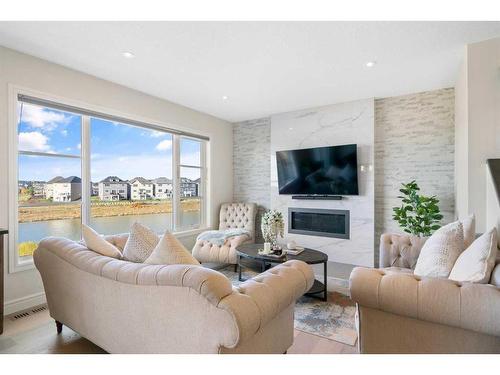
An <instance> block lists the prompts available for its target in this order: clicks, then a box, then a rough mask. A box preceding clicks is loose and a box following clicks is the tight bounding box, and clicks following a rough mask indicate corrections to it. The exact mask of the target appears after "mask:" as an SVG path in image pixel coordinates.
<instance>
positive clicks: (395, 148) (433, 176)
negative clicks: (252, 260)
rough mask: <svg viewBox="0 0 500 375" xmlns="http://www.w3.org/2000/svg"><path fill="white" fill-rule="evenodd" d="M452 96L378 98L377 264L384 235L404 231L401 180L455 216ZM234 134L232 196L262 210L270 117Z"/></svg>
mask: <svg viewBox="0 0 500 375" xmlns="http://www.w3.org/2000/svg"><path fill="white" fill-rule="evenodd" d="M454 99H455V97H454V89H453V88H448V89H442V90H436V91H428V92H423V93H418V94H412V95H405V96H399V97H393V98H383V99H376V100H375V134H374V138H375V150H374V151H375V161H374V179H375V264H378V247H379V238H380V235H381V234H382V233H384V232H395V233H399V232H401V230H400V229H399V228H398V225H397V223H395V222H394V221H393V220H392V207H394V206H396V205H398V203H399V200H398V199H397V196H398V195H399V185H400V183H401V182H405V181H410V180H412V179H415V180H417V182H418V183H419V185H420V187H421V188H422V193H423V194H427V195H437V197H438V198H439V199H440V207H441V211H442V212H443V214H444V219H443V223H447V222H450V221H452V220H453V219H454V206H455V193H454V143H455V139H454V138H455V136H454V134H455V133H454ZM233 134H234V146H233V158H234V159H233V167H234V186H233V187H234V200H235V201H246V202H256V203H257V204H259V208H260V211H261V212H262V211H263V210H264V209H269V208H270V207H271V173H270V172H271V171H270V168H269V165H271V119H270V118H262V119H258V120H252V121H245V122H240V123H236V124H234V130H233ZM307 146H308V147H309V146H311V145H310V144H308V145H307ZM266 166H267V167H266ZM260 215H261V214H260ZM260 215H258V216H260ZM257 225H258V226H257V228H260V220H259V221H258V222H257ZM257 234H258V236H260V230H259V229H258V230H257ZM259 239H260V240H262V238H261V237H258V238H257V240H259Z"/></svg>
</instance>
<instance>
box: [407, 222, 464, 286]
mask: <svg viewBox="0 0 500 375" xmlns="http://www.w3.org/2000/svg"><path fill="white" fill-rule="evenodd" d="M463 250H464V230H463V226H462V223H461V222H460V221H455V222H454V223H450V224H448V225H445V226H444V227H441V228H439V229H438V230H437V231H436V232H435V233H434V234H433V235H432V236H430V237H429V238H428V239H427V241H426V242H425V244H424V246H422V250H421V251H420V255H419V257H418V260H417V265H416V266H415V272H414V273H415V275H418V276H430V277H448V276H449V274H450V272H451V269H452V268H453V265H454V264H455V261H456V260H457V258H458V256H459V255H460V254H461V253H462V251H463Z"/></svg>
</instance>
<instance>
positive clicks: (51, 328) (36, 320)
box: [0, 310, 357, 354]
mask: <svg viewBox="0 0 500 375" xmlns="http://www.w3.org/2000/svg"><path fill="white" fill-rule="evenodd" d="M0 353H12V354H13V353H62V354H64V353H66V354H100V353H105V351H104V350H103V349H101V348H100V347H98V346H97V345H94V344H93V343H91V342H90V341H88V340H86V339H84V338H83V337H81V336H80V335H79V334H78V333H76V332H74V331H72V330H71V329H70V328H68V327H64V328H63V332H62V334H60V335H57V334H56V325H55V323H54V320H53V319H52V318H50V316H49V312H48V310H43V311H40V312H36V313H30V315H29V316H27V317H23V318H20V319H14V318H13V316H7V317H5V319H4V333H3V334H2V335H0ZM348 353H349V354H351V353H357V349H356V347H353V346H349V345H344V344H341V343H339V342H336V341H332V340H328V339H325V338H322V337H319V336H315V335H311V334H308V333H305V332H301V331H298V330H295V340H294V344H293V345H292V347H291V348H290V349H289V350H288V354H348Z"/></svg>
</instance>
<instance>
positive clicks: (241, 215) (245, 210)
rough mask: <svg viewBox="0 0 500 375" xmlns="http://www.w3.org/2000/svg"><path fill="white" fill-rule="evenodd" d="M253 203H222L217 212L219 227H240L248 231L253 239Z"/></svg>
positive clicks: (254, 212)
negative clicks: (218, 212)
mask: <svg viewBox="0 0 500 375" xmlns="http://www.w3.org/2000/svg"><path fill="white" fill-rule="evenodd" d="M256 214H257V205H256V204H255V203H223V204H222V206H221V208H220V214H219V229H221V230H223V229H232V228H242V229H246V230H247V231H249V232H250V239H251V240H252V241H255V215H256Z"/></svg>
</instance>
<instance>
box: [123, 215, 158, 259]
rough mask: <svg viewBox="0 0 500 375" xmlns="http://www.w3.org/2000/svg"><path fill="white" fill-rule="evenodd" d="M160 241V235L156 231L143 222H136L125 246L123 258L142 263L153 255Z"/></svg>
mask: <svg viewBox="0 0 500 375" xmlns="http://www.w3.org/2000/svg"><path fill="white" fill-rule="evenodd" d="M158 242H160V237H158V236H157V234H156V233H155V232H153V231H152V230H151V229H149V228H148V227H146V226H144V225H142V224H139V223H134V224H132V226H131V227H130V234H129V236H128V240H127V243H126V244H125V247H124V248H123V259H125V260H129V261H131V262H136V263H142V262H144V261H145V260H146V259H147V258H148V257H149V256H150V255H151V253H152V252H153V250H154V248H155V247H156V245H158Z"/></svg>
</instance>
